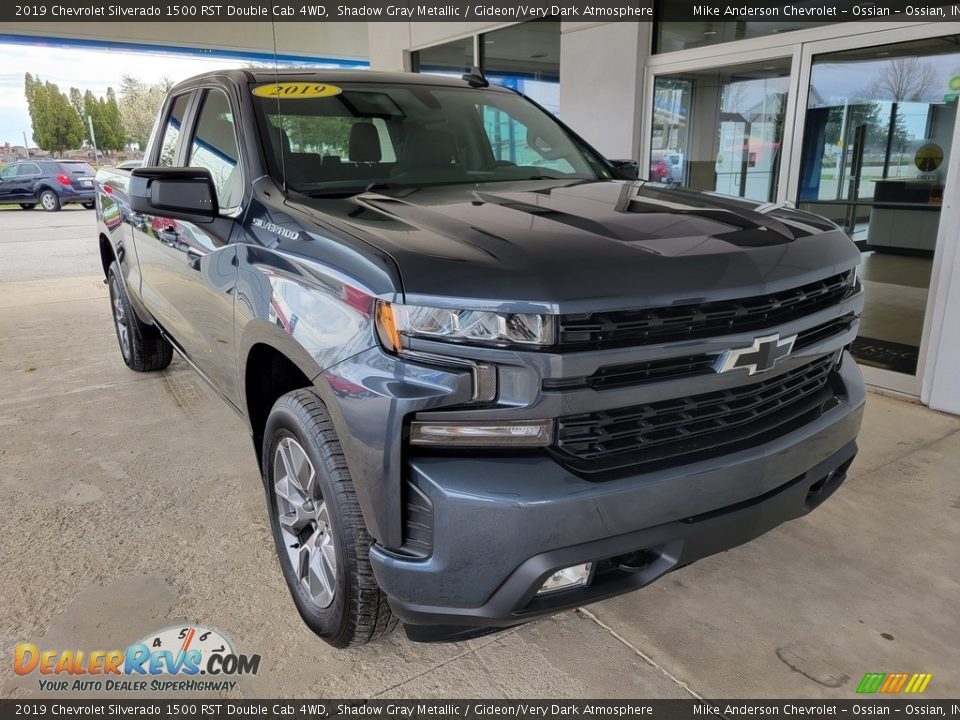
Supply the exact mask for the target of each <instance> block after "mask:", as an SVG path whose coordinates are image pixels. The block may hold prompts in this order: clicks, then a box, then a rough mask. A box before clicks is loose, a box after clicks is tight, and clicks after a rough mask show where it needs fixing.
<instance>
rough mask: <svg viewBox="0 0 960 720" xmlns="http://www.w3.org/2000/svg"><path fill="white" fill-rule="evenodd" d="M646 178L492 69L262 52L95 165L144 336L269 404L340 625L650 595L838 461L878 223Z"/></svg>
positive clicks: (103, 213)
mask: <svg viewBox="0 0 960 720" xmlns="http://www.w3.org/2000/svg"><path fill="white" fill-rule="evenodd" d="M623 173H624V170H623V169H622V167H620V166H618V165H616V164H615V163H611V162H609V161H607V160H605V159H604V158H603V157H601V156H600V155H599V154H598V153H597V152H596V151H594V150H593V149H592V148H591V147H590V146H589V145H588V144H587V143H585V142H584V141H583V140H582V139H581V138H579V137H578V136H577V135H576V134H574V133H573V132H571V131H570V130H569V129H568V128H566V127H564V125H562V124H561V123H560V122H559V121H558V120H557V119H556V118H554V117H553V116H552V115H551V114H549V113H547V112H545V111H544V110H543V109H541V108H540V107H538V106H537V105H536V104H534V103H533V102H531V101H529V100H527V99H526V98H524V97H522V96H520V95H518V94H517V93H515V92H513V91H511V90H508V89H504V88H496V87H489V86H487V85H486V83H485V81H484V80H483V78H482V77H480V76H479V75H477V74H471V75H466V76H464V79H463V80H460V79H451V78H442V77H430V76H426V75H409V74H382V73H375V72H367V71H357V72H346V71H323V72H314V71H310V72H307V71H295V70H291V71H281V72H280V73H279V74H278V75H277V74H274V73H273V72H272V71H271V72H265V71H246V70H237V71H230V72H218V73H214V74H207V75H202V76H199V77H196V78H193V79H191V80H188V81H186V82H183V83H181V84H180V85H178V86H176V87H175V88H174V89H173V90H172V91H171V93H170V95H169V97H168V98H167V100H166V102H165V104H164V106H163V109H162V111H161V115H160V117H159V119H158V122H157V125H156V129H155V131H154V136H153V138H152V140H151V141H150V143H149V148H148V150H147V154H146V158H145V161H144V166H143V167H142V168H137V169H134V170H133V171H131V172H126V171H117V170H104V171H102V172H100V173H99V174H98V176H97V187H98V195H97V198H98V201H97V202H98V217H99V241H100V251H101V254H102V259H103V269H104V272H105V274H106V278H107V282H108V284H109V289H110V297H111V300H112V308H113V319H114V323H115V325H116V331H117V337H118V340H119V344H120V349H121V351H122V353H123V358H124V360H125V362H126V364H127V365H129V366H130V367H131V368H132V369H134V370H137V371H150V370H160V369H162V368H164V367H165V366H166V365H167V364H168V363H169V362H170V360H171V356H172V353H173V351H174V350H177V351H178V352H179V353H180V354H181V355H182V356H183V357H184V358H185V359H186V361H187V362H189V363H190V364H191V365H192V366H193V367H194V368H195V369H196V370H197V371H198V372H199V373H200V374H201V375H202V376H203V377H204V378H205V379H206V380H207V381H208V382H209V384H210V385H211V386H212V387H213V388H214V389H215V390H216V392H217V393H218V394H219V395H220V396H221V397H222V398H223V399H224V400H225V401H226V402H227V403H228V404H229V405H230V406H231V407H233V408H234V409H235V410H236V411H237V412H239V413H241V414H242V415H243V416H244V417H245V418H246V420H247V421H248V423H249V426H250V430H251V433H252V436H253V441H254V447H255V449H256V457H257V460H258V462H259V464H260V468H261V471H262V475H263V483H264V488H265V490H266V496H267V506H268V510H269V513H270V520H271V523H272V529H273V537H274V540H275V542H276V548H277V554H278V556H279V561H280V566H281V569H282V571H283V575H284V578H285V579H286V582H287V584H288V585H289V588H290V592H291V594H292V596H293V600H294V602H295V603H296V606H297V609H298V610H299V612H300V614H301V616H302V617H303V619H304V620H305V621H306V623H307V624H308V625H309V626H310V627H311V628H312V629H313V630H314V631H316V632H317V634H319V635H320V636H321V637H323V638H325V639H326V640H327V641H328V642H330V643H332V644H334V645H336V646H346V645H349V644H356V643H362V642H365V641H367V640H370V639H372V638H375V637H377V636H379V635H381V634H382V633H384V632H386V631H388V630H390V629H391V628H392V627H393V626H395V625H396V623H397V620H399V621H401V622H402V623H403V624H404V627H405V629H406V631H407V633H408V634H409V635H410V636H411V637H413V638H414V639H420V640H429V639H437V638H457V637H466V636H468V635H470V634H476V633H477V632H481V630H480V629H481V628H498V627H505V626H509V625H514V624H517V623H522V622H524V621H527V620H530V619H532V618H536V617H540V616H543V615H546V614H549V613H553V612H556V611H559V610H563V609H565V608H571V607H575V606H578V605H582V604H585V603H590V602H593V601H595V600H599V599H601V598H606V597H610V596H612V595H617V594H619V593H623V592H626V591H629V590H634V589H636V588H640V587H643V586H645V585H647V584H649V583H651V582H653V581H655V580H656V579H657V578H659V577H660V576H662V575H663V574H664V573H667V572H669V571H671V570H675V569H677V568H679V567H682V566H684V565H686V564H688V563H691V562H693V561H694V560H697V559H698V558H702V557H704V556H707V555H710V554H712V553H716V552H719V551H721V550H725V549H727V548H730V547H732V546H735V545H738V544H740V543H743V542H746V541H748V540H750V539H752V538H754V537H756V536H758V535H760V534H761V533H764V532H766V531H767V530H770V529H771V528H773V527H775V526H776V525H779V524H780V523H782V522H784V521H786V520H789V519H791V518H796V517H798V516H800V515H803V514H804V513H806V512H808V511H809V510H811V509H813V508H814V507H816V506H817V505H818V504H820V503H821V502H823V500H824V499H825V498H827V497H828V496H829V495H830V494H831V493H832V492H833V491H834V490H836V488H837V487H838V486H839V485H840V483H841V482H843V479H844V477H845V472H846V470H847V467H848V466H849V465H850V462H851V461H852V459H853V457H854V455H855V453H856V444H855V440H856V436H857V433H858V430H859V428H860V421H861V415H862V409H863V404H864V388H863V383H862V380H861V377H860V374H859V372H858V369H857V366H856V364H855V363H854V362H853V361H852V360H851V358H850V356H849V355H848V354H847V352H846V350H845V348H846V346H847V345H848V344H849V343H850V342H851V341H852V340H853V338H854V336H855V335H856V331H857V326H858V320H859V317H860V313H861V309H862V306H863V297H862V292H861V288H860V284H859V283H858V280H857V273H856V265H857V262H858V258H859V255H858V252H857V249H856V247H855V246H854V244H853V243H852V242H851V241H850V239H849V238H847V237H846V236H845V235H844V234H843V233H842V232H841V231H840V230H838V229H837V227H836V226H834V225H833V224H831V223H829V222H827V221H826V220H823V219H821V218H818V217H816V216H813V215H809V214H805V213H802V212H797V211H795V210H792V209H788V208H784V207H781V206H775V205H760V204H757V203H754V202H749V201H744V200H741V199H736V198H727V197H721V196H715V195H705V194H700V193H696V192H690V191H686V190H683V189H679V188H676V187H667V186H664V185H658V184H654V183H648V182H642V181H638V180H631V179H629V178H626V177H623V176H622V174H623Z"/></svg>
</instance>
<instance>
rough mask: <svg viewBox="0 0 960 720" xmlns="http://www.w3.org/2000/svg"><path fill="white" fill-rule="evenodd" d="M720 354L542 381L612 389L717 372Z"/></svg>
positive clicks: (805, 335) (846, 324) (841, 325)
mask: <svg viewBox="0 0 960 720" xmlns="http://www.w3.org/2000/svg"><path fill="white" fill-rule="evenodd" d="M856 319H857V318H856V315H854V314H853V313H847V314H846V315H842V316H840V317H838V318H833V319H832V320H828V321H827V322H825V323H822V324H820V325H815V326H814V327H812V328H807V329H806V330H801V331H800V332H799V333H797V339H796V342H795V343H794V345H793V350H794V352H796V351H798V350H804V349H806V348H808V347H811V346H812V345H815V344H816V343H819V342H822V341H824V340H827V339H829V338H831V337H833V336H835V335H840V334H842V333H845V332H847V331H848V330H850V328H851V326H852V325H853V323H854V321H856ZM717 357H718V356H717V355H716V354H710V353H700V354H699V355H684V356H681V357H669V358H663V359H662V360H648V361H646V362H640V363H628V364H625V365H607V366H605V367H601V368H600V369H598V370H597V371H596V372H595V373H593V375H590V376H588V377H567V378H546V379H545V380H544V381H543V389H544V390H545V391H547V392H551V391H563V390H578V389H581V388H586V387H589V388H593V389H594V390H610V389H613V388H623V387H632V386H635V385H642V384H644V383H648V382H661V381H664V380H677V379H680V378H689V377H693V376H696V375H709V374H711V373H713V372H715V366H716V364H717Z"/></svg>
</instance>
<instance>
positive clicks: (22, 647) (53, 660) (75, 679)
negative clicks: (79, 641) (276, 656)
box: [13, 626, 260, 692]
mask: <svg viewBox="0 0 960 720" xmlns="http://www.w3.org/2000/svg"><path fill="white" fill-rule="evenodd" d="M259 669H260V656H259V655H256V654H254V655H242V654H238V653H236V652H234V649H233V645H232V643H231V642H230V641H229V640H228V639H227V637H226V636H225V635H223V634H222V633H220V632H218V631H217V630H213V629H212V628H207V627H201V626H186V627H172V628H167V629H166V630H161V631H160V632H158V633H151V634H150V635H148V636H147V637H145V638H143V639H142V640H141V641H140V642H136V643H134V644H132V645H130V646H129V647H128V648H127V649H126V650H73V649H70V650H58V649H40V648H38V647H37V646H36V645H34V644H33V643H20V644H19V645H17V647H16V649H15V650H14V658H13V670H14V672H15V673H16V674H17V675H30V674H33V673H36V674H37V675H38V676H39V677H38V680H37V682H38V685H39V688H40V690H42V691H46V692H55V691H70V692H75V691H78V690H81V691H82V690H93V691H112V692H116V691H121V692H124V691H128V692H143V691H147V690H150V691H162V692H170V691H180V692H184V691H185V692H190V691H218V690H233V689H234V687H236V685H237V681H236V680H232V679H229V678H233V677H237V676H241V675H256V674H257V672H258V671H259ZM201 676H202V677H201Z"/></svg>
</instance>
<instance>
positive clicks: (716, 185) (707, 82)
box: [648, 58, 791, 202]
mask: <svg viewBox="0 0 960 720" xmlns="http://www.w3.org/2000/svg"><path fill="white" fill-rule="evenodd" d="M790 67H791V61H790V59H789V58H778V59H772V60H766V61H763V62H759V63H751V64H739V65H734V66H730V67H721V68H710V69H706V70H696V71H692V72H684V73H672V74H665V75H657V76H656V78H655V80H654V99H653V128H652V136H651V152H650V168H649V175H648V179H649V180H655V181H658V182H666V183H672V184H676V185H681V186H683V187H689V188H692V189H694V190H708V191H711V192H718V193H723V194H725V195H735V196H738V197H743V198H749V199H751V200H758V201H761V202H769V201H772V200H774V199H775V198H776V197H777V185H778V181H779V177H780V165H781V160H782V153H781V147H782V142H783V130H784V123H785V120H786V113H787V95H788V92H789V89H790Z"/></svg>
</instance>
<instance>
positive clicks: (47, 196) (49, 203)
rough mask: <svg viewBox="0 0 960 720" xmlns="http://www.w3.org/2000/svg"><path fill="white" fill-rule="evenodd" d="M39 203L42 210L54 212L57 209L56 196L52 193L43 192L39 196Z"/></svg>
mask: <svg viewBox="0 0 960 720" xmlns="http://www.w3.org/2000/svg"><path fill="white" fill-rule="evenodd" d="M40 203H41V204H42V205H43V209H44V210H55V209H56V208H57V196H56V195H54V194H53V193H49V192H45V193H43V195H41V196H40Z"/></svg>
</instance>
